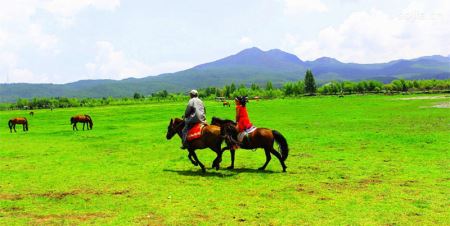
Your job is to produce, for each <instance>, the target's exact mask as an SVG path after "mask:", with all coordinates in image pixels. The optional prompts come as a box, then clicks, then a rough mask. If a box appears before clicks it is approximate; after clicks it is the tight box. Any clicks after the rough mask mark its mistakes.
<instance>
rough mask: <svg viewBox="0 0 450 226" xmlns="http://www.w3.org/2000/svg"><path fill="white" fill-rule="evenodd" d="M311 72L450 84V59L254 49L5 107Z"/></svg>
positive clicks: (1, 91) (44, 90) (45, 89)
mask: <svg viewBox="0 0 450 226" xmlns="http://www.w3.org/2000/svg"><path fill="white" fill-rule="evenodd" d="M307 69H311V70H312V71H313V74H314V75H315V77H316V80H317V81H319V82H327V81H331V80H351V81H358V80H365V79H375V80H379V81H382V82H385V83H388V82H390V81H392V80H393V79H397V78H405V79H448V78H450V57H445V56H438V55H435V56H424V57H419V58H416V59H410V60H405V59H400V60H395V61H391V62H387V63H378V64H356V63H343V62H340V61H339V60H337V59H334V58H329V57H321V58H318V59H316V60H314V61H302V60H301V59H299V58H298V57H297V56H295V55H293V54H290V53H287V52H284V51H281V50H279V49H272V50H268V51H262V50H260V49H258V48H256V47H254V48H249V49H245V50H242V51H241V52H239V53H237V54H235V55H231V56H228V57H225V58H223V59H219V60H216V61H213V62H210V63H205V64H201V65H198V66H195V67H193V68H190V69H187V70H184V71H180V72H176V73H167V74H161V75H158V76H148V77H145V78H139V79H136V78H129V79H124V80H82V81H77V82H73V83H68V84H63V85H56V84H26V83H15V84H0V101H1V102H5V101H15V100H16V99H17V98H18V97H21V98H32V97H50V96H66V97H106V96H113V97H122V96H128V97H130V96H132V95H133V93H134V92H139V93H142V94H146V95H148V94H151V93H153V92H157V91H160V90H164V89H165V90H167V91H169V92H181V91H187V90H189V89H193V88H202V87H207V86H223V85H225V84H229V83H231V82H234V83H236V84H241V83H242V84H246V85H249V84H251V83H259V84H264V83H266V82H267V81H269V80H270V81H272V83H273V84H274V85H275V86H277V85H281V84H282V83H284V82H287V81H297V80H299V79H303V77H304V73H305V71H306V70H307Z"/></svg>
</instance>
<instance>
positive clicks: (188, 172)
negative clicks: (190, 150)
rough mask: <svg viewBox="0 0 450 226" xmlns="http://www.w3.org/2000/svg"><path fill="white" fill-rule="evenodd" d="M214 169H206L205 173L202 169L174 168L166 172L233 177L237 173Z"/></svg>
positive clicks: (184, 174)
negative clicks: (224, 172)
mask: <svg viewBox="0 0 450 226" xmlns="http://www.w3.org/2000/svg"><path fill="white" fill-rule="evenodd" d="M212 170H213V169H210V170H206V172H205V173H203V172H202V170H200V169H199V170H196V171H192V170H172V169H164V170H163V171H164V172H171V173H178V174H179V175H182V176H198V177H232V176H236V175H237V174H223V173H220V171H219V172H218V171H215V170H214V171H212Z"/></svg>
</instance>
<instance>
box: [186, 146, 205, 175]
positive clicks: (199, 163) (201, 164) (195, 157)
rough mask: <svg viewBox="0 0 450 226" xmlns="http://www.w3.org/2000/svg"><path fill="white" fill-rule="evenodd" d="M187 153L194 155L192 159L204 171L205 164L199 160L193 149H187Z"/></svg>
mask: <svg viewBox="0 0 450 226" xmlns="http://www.w3.org/2000/svg"><path fill="white" fill-rule="evenodd" d="M189 153H190V154H191V155H192V157H194V160H195V161H196V162H197V163H198V165H200V168H202V172H203V173H206V169H205V165H203V163H201V162H200V160H198V157H197V154H195V151H194V150H189Z"/></svg>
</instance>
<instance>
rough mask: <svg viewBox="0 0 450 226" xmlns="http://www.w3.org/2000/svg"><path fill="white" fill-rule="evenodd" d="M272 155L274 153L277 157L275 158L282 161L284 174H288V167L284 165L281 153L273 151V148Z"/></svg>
mask: <svg viewBox="0 0 450 226" xmlns="http://www.w3.org/2000/svg"><path fill="white" fill-rule="evenodd" d="M270 153H272V154H273V155H275V157H277V158H278V160H280V163H281V167H283V172H286V168H287V166H286V164H284V161H283V159H282V158H281V155H280V153H278V152H277V151H276V150H275V149H273V148H272V149H271V150H270Z"/></svg>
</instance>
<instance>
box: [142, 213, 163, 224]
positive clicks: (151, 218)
mask: <svg viewBox="0 0 450 226" xmlns="http://www.w3.org/2000/svg"><path fill="white" fill-rule="evenodd" d="M136 222H137V223H139V224H140V225H166V224H165V223H164V218H162V217H161V216H158V215H156V214H155V213H152V212H150V213H148V214H147V215H146V216H143V217H138V218H137V219H136Z"/></svg>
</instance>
